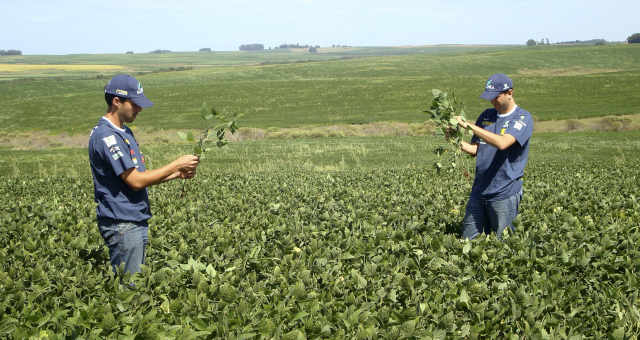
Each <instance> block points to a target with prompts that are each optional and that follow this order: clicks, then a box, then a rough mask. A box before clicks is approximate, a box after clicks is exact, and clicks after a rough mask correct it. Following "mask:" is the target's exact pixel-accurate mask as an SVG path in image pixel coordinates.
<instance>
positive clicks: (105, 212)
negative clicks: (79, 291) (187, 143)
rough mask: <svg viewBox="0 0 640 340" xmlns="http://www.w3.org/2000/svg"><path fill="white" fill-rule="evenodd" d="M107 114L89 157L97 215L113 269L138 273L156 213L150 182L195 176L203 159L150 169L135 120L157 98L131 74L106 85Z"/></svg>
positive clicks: (95, 132) (93, 133)
mask: <svg viewBox="0 0 640 340" xmlns="http://www.w3.org/2000/svg"><path fill="white" fill-rule="evenodd" d="M104 97H105V100H106V102H107V113H106V114H105V115H104V116H102V118H100V120H99V121H98V125H96V127H94V128H93V130H92V131H91V136H90V137H89V161H90V163H91V173H92V175H93V185H94V194H95V201H96V203H98V206H97V208H96V211H97V216H98V218H97V219H98V229H99V230H100V234H101V235H102V238H103V239H104V241H105V243H106V244H107V246H108V247H109V257H110V262H111V265H112V267H113V270H114V272H117V270H116V268H117V267H118V266H120V265H121V264H124V271H125V272H129V273H136V272H139V271H140V265H141V264H143V263H144V254H145V247H146V245H147V243H148V240H149V238H148V230H149V228H148V223H147V221H148V220H149V218H151V210H150V208H149V196H148V194H147V189H146V188H147V187H148V186H150V185H154V184H157V183H161V182H165V181H169V180H172V179H176V178H182V179H189V178H193V176H195V171H196V167H197V166H198V162H199V159H198V157H196V156H194V155H184V156H182V157H180V158H178V159H176V160H174V161H173V162H171V163H169V164H167V165H165V166H163V167H161V168H158V169H154V170H148V169H147V168H146V164H145V161H144V156H143V155H142V153H141V152H140V148H139V146H138V143H137V141H136V139H135V137H134V136H133V132H132V131H131V129H129V128H128V127H127V126H126V125H125V123H132V122H133V121H134V120H135V119H136V117H137V115H138V114H139V113H140V111H142V108H145V107H151V106H152V105H153V103H152V102H151V101H150V100H149V99H147V97H145V95H144V91H143V88H142V84H141V83H140V82H139V81H137V80H136V79H135V78H134V77H132V76H130V75H125V74H121V75H117V76H115V77H113V78H112V79H111V80H110V81H109V83H107V85H106V86H105V88H104Z"/></svg>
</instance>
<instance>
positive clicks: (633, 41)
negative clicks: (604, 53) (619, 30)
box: [627, 33, 640, 44]
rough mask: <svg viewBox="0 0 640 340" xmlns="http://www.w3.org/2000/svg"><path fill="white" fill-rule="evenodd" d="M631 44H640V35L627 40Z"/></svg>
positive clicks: (636, 34) (633, 35) (637, 34)
mask: <svg viewBox="0 0 640 340" xmlns="http://www.w3.org/2000/svg"><path fill="white" fill-rule="evenodd" d="M627 42H628V43H629V44H637V43H640V33H634V34H632V35H630V36H629V37H628V38H627Z"/></svg>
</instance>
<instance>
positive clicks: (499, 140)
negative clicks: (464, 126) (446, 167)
mask: <svg viewBox="0 0 640 340" xmlns="http://www.w3.org/2000/svg"><path fill="white" fill-rule="evenodd" d="M469 126H470V127H471V130H472V131H473V134H474V135H476V136H478V137H479V138H480V139H482V140H483V141H485V142H487V144H490V145H493V146H495V147H496V148H498V149H500V150H505V149H506V148H508V147H510V146H511V145H512V144H513V143H514V142H515V138H514V137H513V136H511V135H498V134H495V133H493V132H490V131H487V130H485V129H483V128H481V127H479V126H477V125H475V124H469ZM476 148H477V145H476Z"/></svg>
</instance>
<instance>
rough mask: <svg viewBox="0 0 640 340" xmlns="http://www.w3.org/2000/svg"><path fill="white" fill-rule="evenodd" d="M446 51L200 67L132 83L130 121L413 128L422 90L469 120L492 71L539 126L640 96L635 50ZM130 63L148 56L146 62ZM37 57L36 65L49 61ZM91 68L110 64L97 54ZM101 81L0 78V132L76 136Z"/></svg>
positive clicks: (91, 120) (94, 109)
mask: <svg viewBox="0 0 640 340" xmlns="http://www.w3.org/2000/svg"><path fill="white" fill-rule="evenodd" d="M453 51H455V52H449V53H444V52H443V53H440V54H438V53H410V54H407V55H393V56H378V57H358V58H352V59H340V60H329V61H318V62H303V63H286V64H269V65H232V66H208V67H198V68H194V69H191V70H185V71H172V72H159V73H151V74H148V75H141V76H139V78H140V80H141V81H142V82H143V84H144V87H145V93H146V94H147V96H148V97H150V98H151V99H152V100H154V101H155V106H154V107H153V108H150V109H147V110H145V111H144V112H143V113H142V114H141V115H140V117H139V118H138V121H137V122H136V124H138V125H140V126H143V127H145V128H157V129H160V128H161V129H184V128H195V127H197V126H198V123H199V121H198V119H199V114H198V112H199V108H200V105H201V104H202V102H204V101H206V102H208V103H209V104H210V105H214V106H216V107H217V108H218V109H221V110H229V111H232V112H242V113H245V117H244V120H243V126H245V127H259V128H269V127H300V126H318V125H331V124H363V123H370V122H378V121H399V122H420V121H424V117H425V116H424V114H422V110H424V109H425V107H426V106H427V104H428V103H429V102H430V101H431V89H432V88H441V89H455V90H456V91H457V93H458V96H459V97H460V98H461V99H462V100H463V101H464V103H465V105H466V107H467V111H468V112H478V113H479V112H480V111H481V110H482V109H484V108H486V107H487V104H488V103H487V102H485V101H483V100H481V99H479V98H478V96H479V94H480V93H481V90H482V87H483V85H484V82H485V81H486V79H487V77H488V76H489V75H490V74H492V73H494V72H504V73H507V74H509V75H511V76H512V77H513V79H514V82H515V87H516V99H517V101H518V103H519V104H521V105H522V106H523V107H524V108H526V109H527V110H529V111H530V112H531V113H532V114H533V115H534V116H535V117H536V118H537V119H539V120H553V119H568V118H584V117H597V116H605V115H620V114H636V113H638V107H640V97H638V96H637V95H636V94H637V93H638V92H639V90H640V81H639V79H640V66H638V65H640V47H638V46H633V45H611V46H588V47H583V46H553V47H548V48H547V47H541V48H533V49H529V48H504V49H501V50H496V49H495V48H487V50H483V49H480V48H476V49H463V48H458V49H457V50H453ZM414 52H415V51H414ZM281 53H284V52H281ZM285 55H287V54H285ZM289 55H295V53H293V52H291V53H289ZM134 57H137V56H136V55H133V56H121V58H134ZM141 57H143V58H144V59H142V60H149V59H150V58H153V57H154V56H149V55H144V56H141ZM181 57H182V55H181V54H175V55H174V54H167V55H157V56H156V57H155V58H157V62H158V63H160V60H163V58H171V60H172V61H171V63H172V65H174V66H175V65H183V66H184V65H188V63H187V61H188V60H189V58H190V57H193V54H187V55H185V56H184V58H185V60H183V61H182V63H180V60H181ZM38 58H39V59H36V60H40V61H41V62H42V61H43V60H47V58H48V57H42V56H39V57H38ZM51 58H53V57H51ZM85 58H89V57H85ZM193 58H195V57H193ZM201 58H202V57H201ZM230 58H232V59H233V58H241V56H234V57H230ZM287 58H294V57H293V56H289V57H287ZM27 59H28V58H27ZM258 59H259V58H258ZM285 59H286V58H285ZM70 60H74V59H73V58H71V59H70ZM80 60H82V59H79V60H78V62H81V61H80ZM233 60H236V61H238V59H233ZM118 61H121V63H120V65H121V66H122V67H125V68H129V67H132V65H135V63H134V62H133V61H126V60H124V59H120V58H114V63H115V65H119V64H118V63H117V62H118ZM58 62H59V61H58V60H56V59H52V60H51V63H53V64H55V63H58ZM149 62H151V61H150V60H149ZM86 63H87V64H88V63H89V62H86ZM95 63H96V64H97V65H105V64H108V63H109V61H108V59H106V57H105V56H98V57H96V60H95ZM107 80H108V78H107V79H105V78H104V77H103V78H101V79H95V77H94V78H93V79H75V78H71V79H65V78H64V77H42V78H34V79H20V80H12V81H0V100H1V101H2V102H3V103H4V105H3V107H2V109H0V123H2V124H0V131H3V132H13V131H16V130H18V131H24V130H43V129H46V130H50V131H53V132H55V133H59V132H67V133H71V134H86V133H87V132H88V131H89V130H90V128H91V127H93V126H94V124H95V121H96V119H97V117H99V116H100V115H101V113H102V112H103V111H104V108H105V104H104V100H103V99H102V88H103V87H104V85H105V83H106V81H107Z"/></svg>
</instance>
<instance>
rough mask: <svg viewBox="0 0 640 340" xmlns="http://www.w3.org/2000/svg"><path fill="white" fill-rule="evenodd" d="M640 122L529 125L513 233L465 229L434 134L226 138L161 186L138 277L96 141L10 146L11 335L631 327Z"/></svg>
mask: <svg viewBox="0 0 640 340" xmlns="http://www.w3.org/2000/svg"><path fill="white" fill-rule="evenodd" d="M638 137H640V134H639V132H637V131H631V132H618V133H572V134H537V135H535V136H534V139H533V145H532V155H531V159H530V164H529V167H528V168H527V171H526V179H525V198H524V200H523V203H522V209H521V216H520V218H519V220H518V223H517V228H518V230H517V231H516V232H515V233H513V234H509V235H508V236H507V237H506V238H505V240H504V241H498V240H496V239H495V238H493V237H489V238H486V239H485V238H481V239H479V240H477V241H474V242H464V241H461V240H460V238H459V236H458V235H457V230H458V227H459V222H460V220H461V218H462V215H463V213H464V204H465V202H466V196H467V195H468V192H469V188H470V182H469V180H468V179H465V178H464V177H463V176H460V175H459V174H455V173H454V174H441V175H437V174H436V172H435V170H434V169H433V168H432V167H431V164H432V161H433V159H434V157H435V156H434V155H433V153H432V152H431V151H432V149H433V147H435V146H437V145H438V142H439V140H440V139H437V138H436V137H427V138H419V137H393V138H392V137H385V138H381V137H380V138H334V139H312V140H265V141H260V142H241V143H236V144H232V145H229V146H228V147H225V148H223V149H220V150H215V151H212V152H211V153H210V154H207V156H208V158H207V159H205V160H204V161H203V164H202V165H201V168H200V169H199V174H198V176H197V177H196V179H195V180H193V181H192V182H190V183H189V184H188V188H189V192H188V194H187V197H185V198H183V199H180V198H179V195H180V190H181V183H179V182H174V183H168V184H166V185H163V186H157V187H152V188H151V189H150V195H151V202H152V210H153V211H154V213H155V216H154V218H153V219H152V220H151V244H150V246H149V249H148V255H147V259H148V262H147V264H148V265H147V267H146V268H145V269H144V272H143V273H142V274H140V275H137V276H135V277H134V278H133V281H134V282H135V283H136V289H135V290H130V289H127V288H122V287H121V286H120V285H119V283H118V280H115V279H113V277H112V276H111V273H110V268H109V266H108V252H107V249H106V247H104V245H103V241H102V239H101V238H100V235H99V233H98V231H97V227H96V225H95V222H94V218H95V217H94V214H95V211H94V209H95V208H94V204H93V202H92V198H93V191H92V184H91V178H90V174H89V171H88V165H87V164H86V150H83V149H61V150H50V151H41V152H36V151H28V152H26V151H11V150H0V156H1V158H2V159H3V160H6V159H13V160H14V164H15V167H14V168H11V167H9V168H7V167H5V166H4V165H3V166H2V167H0V172H1V173H2V174H3V178H4V179H3V181H2V182H0V197H2V198H3V201H4V202H5V204H4V205H3V206H2V207H0V212H1V213H0V225H2V228H3V233H1V234H0V259H2V260H0V290H1V291H2V292H3V294H2V295H0V337H9V338H14V339H22V338H29V337H35V338H44V337H48V338H50V339H62V338H67V337H81V338H116V337H120V338H134V337H137V338H179V339H189V338H204V339H207V338H225V339H269V338H286V339H302V338H308V339H313V338H336V339H337V338H361V339H367V338H385V339H387V338H434V339H444V338H452V337H461V338H501V339H503V338H523V337H527V338H532V339H536V338H540V339H543V338H548V337H555V338H560V339H565V338H566V339H569V338H571V339H579V338H594V339H598V338H605V337H607V338H614V339H624V338H634V337H636V336H638V334H640V311H639V310H638V305H640V297H639V296H638V291H640V289H639V288H640V287H639V283H638V275H637V273H638V270H640V260H639V259H640V254H639V253H638V252H639V250H638V247H637V244H638V242H639V241H640V209H639V208H640V202H639V201H638V190H637V188H638V187H637V183H638V172H637V171H636V169H637V167H638V166H639V165H640V158H639V157H638V154H637V152H636V151H637V150H638V147H639V145H638V143H639V142H638V140H639V139H638ZM188 148H189V146H188V145H176V146H168V145H153V146H150V147H149V148H148V149H147V150H144V149H143V152H145V154H147V155H149V156H150V159H151V162H152V163H153V162H158V163H161V162H164V161H165V160H167V159H171V158H172V157H174V156H175V155H176V154H180V153H181V152H183V151H184V150H186V149H188ZM30 160H31V161H32V162H31V163H30V162H29V161H30ZM37 162H39V165H35V164H37Z"/></svg>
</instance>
